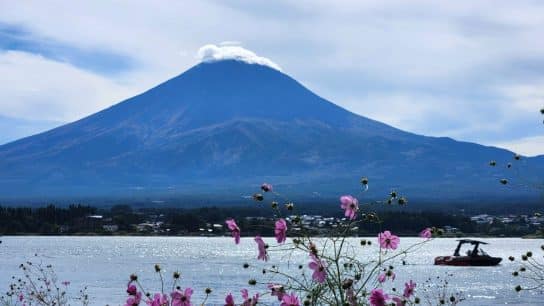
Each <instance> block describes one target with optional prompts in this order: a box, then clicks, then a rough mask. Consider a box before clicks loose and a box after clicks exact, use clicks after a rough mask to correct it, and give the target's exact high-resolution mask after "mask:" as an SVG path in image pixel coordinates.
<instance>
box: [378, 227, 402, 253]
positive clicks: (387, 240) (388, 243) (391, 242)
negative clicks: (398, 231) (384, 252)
mask: <svg viewBox="0 0 544 306" xmlns="http://www.w3.org/2000/svg"><path fill="white" fill-rule="evenodd" d="M378 242H379V243H380V248H382V249H391V250H396V249H397V247H398V246H399V243H400V239H399V237H398V236H395V235H393V234H391V232H390V231H385V232H383V233H379V234H378Z"/></svg>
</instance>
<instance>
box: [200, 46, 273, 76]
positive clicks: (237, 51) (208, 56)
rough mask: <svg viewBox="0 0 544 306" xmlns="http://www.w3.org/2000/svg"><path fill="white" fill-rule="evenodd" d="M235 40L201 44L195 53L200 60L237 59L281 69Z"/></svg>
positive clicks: (206, 61)
mask: <svg viewBox="0 0 544 306" xmlns="http://www.w3.org/2000/svg"><path fill="white" fill-rule="evenodd" d="M237 44H238V43H237V42H223V43H221V44H220V45H219V46H216V45H213V44H209V45H205V46H202V47H201V48H200V49H199V50H198V53H197V57H198V59H199V60H200V61H201V62H204V63H209V62H217V61H223V60H237V61H242V62H246V63H248V64H258V65H263V66H267V67H270V68H273V69H276V70H278V71H281V68H280V66H278V65H277V64H276V63H274V62H273V61H271V60H270V59H268V58H266V57H262V56H258V55H257V54H255V53H254V52H253V51H250V50H247V49H245V48H243V47H241V46H238V45H237Z"/></svg>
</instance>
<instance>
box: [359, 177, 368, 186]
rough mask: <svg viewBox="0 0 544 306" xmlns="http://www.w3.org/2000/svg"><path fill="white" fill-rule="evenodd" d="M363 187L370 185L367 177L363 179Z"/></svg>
mask: <svg viewBox="0 0 544 306" xmlns="http://www.w3.org/2000/svg"><path fill="white" fill-rule="evenodd" d="M361 185H363V186H366V185H368V178H366V177H363V178H361Z"/></svg>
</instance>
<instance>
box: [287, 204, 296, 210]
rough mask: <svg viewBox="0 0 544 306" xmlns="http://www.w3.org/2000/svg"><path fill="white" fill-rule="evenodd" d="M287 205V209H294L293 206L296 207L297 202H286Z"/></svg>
mask: <svg viewBox="0 0 544 306" xmlns="http://www.w3.org/2000/svg"><path fill="white" fill-rule="evenodd" d="M285 207H286V208H287V210H293V208H294V207H295V204H293V203H292V202H289V203H287V204H285Z"/></svg>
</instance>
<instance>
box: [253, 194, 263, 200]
mask: <svg viewBox="0 0 544 306" xmlns="http://www.w3.org/2000/svg"><path fill="white" fill-rule="evenodd" d="M253 200H255V201H259V202H260V201H262V200H264V196H263V195H262V194H260V193H256V194H254V195H253Z"/></svg>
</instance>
